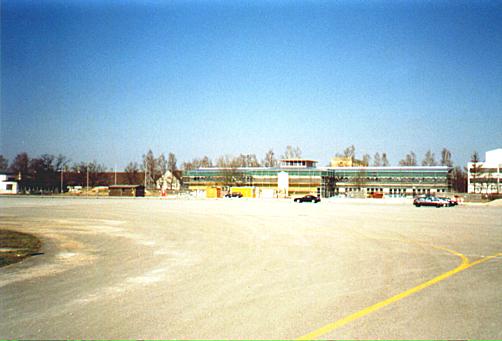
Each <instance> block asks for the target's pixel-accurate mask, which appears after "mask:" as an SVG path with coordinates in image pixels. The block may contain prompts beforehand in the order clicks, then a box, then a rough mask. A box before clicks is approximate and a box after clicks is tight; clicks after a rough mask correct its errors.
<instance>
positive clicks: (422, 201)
mask: <svg viewBox="0 0 502 341" xmlns="http://www.w3.org/2000/svg"><path fill="white" fill-rule="evenodd" d="M413 205H415V206H416V207H420V206H434V207H437V208H439V207H446V206H451V205H450V203H449V202H448V201H446V200H443V199H440V198H438V197H435V196H433V195H429V196H425V197H417V198H415V199H414V200H413Z"/></svg>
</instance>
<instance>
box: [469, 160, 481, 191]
mask: <svg viewBox="0 0 502 341" xmlns="http://www.w3.org/2000/svg"><path fill="white" fill-rule="evenodd" d="M471 162H472V166H471V170H470V172H471V174H472V184H473V185H472V186H473V187H474V193H476V189H477V188H478V187H479V190H480V192H481V185H480V186H477V185H478V184H479V175H480V173H481V172H482V168H483V166H482V165H481V164H480V159H479V154H478V152H477V151H474V152H473V153H472V155H471Z"/></svg>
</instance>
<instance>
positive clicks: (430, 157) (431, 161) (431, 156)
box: [422, 149, 437, 166]
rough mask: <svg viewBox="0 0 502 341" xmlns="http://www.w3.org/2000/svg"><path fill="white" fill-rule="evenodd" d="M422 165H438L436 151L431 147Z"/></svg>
mask: <svg viewBox="0 0 502 341" xmlns="http://www.w3.org/2000/svg"><path fill="white" fill-rule="evenodd" d="M422 166H437V162H436V158H435V156H434V153H433V152H432V151H431V150H430V149H429V150H428V151H427V152H426V153H425V156H424V159H423V160H422Z"/></svg>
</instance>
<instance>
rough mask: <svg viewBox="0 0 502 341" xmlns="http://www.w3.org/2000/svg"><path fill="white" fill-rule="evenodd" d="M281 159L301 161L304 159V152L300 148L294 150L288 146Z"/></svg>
mask: <svg viewBox="0 0 502 341" xmlns="http://www.w3.org/2000/svg"><path fill="white" fill-rule="evenodd" d="M281 157H282V158H283V159H300V158H301V157H302V150H301V149H300V147H295V148H293V147H292V146H287V147H286V150H285V151H284V154H282V156H281Z"/></svg>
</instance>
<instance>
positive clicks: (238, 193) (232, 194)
mask: <svg viewBox="0 0 502 341" xmlns="http://www.w3.org/2000/svg"><path fill="white" fill-rule="evenodd" d="M225 198H242V193H240V192H233V193H228V194H225Z"/></svg>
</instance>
